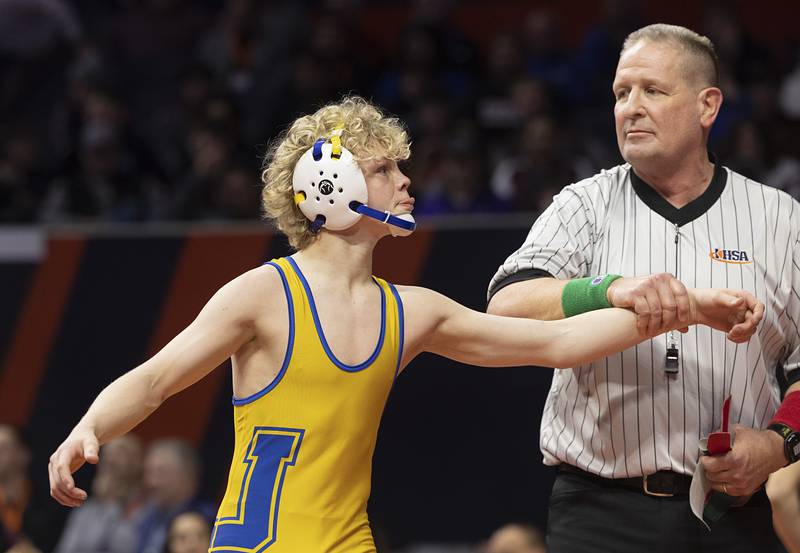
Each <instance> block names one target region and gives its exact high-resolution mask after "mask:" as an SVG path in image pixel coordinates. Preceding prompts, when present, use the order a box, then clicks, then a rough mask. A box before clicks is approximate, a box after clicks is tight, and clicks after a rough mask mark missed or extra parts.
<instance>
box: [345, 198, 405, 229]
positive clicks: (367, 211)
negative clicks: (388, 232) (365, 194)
mask: <svg viewBox="0 0 800 553" xmlns="http://www.w3.org/2000/svg"><path fill="white" fill-rule="evenodd" d="M350 209H352V210H353V211H355V212H356V213H360V214H361V215H366V216H367V217H371V218H373V219H377V220H378V221H381V222H382V223H386V224H389V225H394V226H396V227H400V228H402V229H405V230H409V231H413V230H414V229H415V228H416V226H417V225H416V223H412V222H410V221H406V220H405V219H401V218H400V217H395V216H394V215H392V214H391V213H388V212H386V211H378V210H377V209H373V208H371V207H369V206H368V205H364V204H362V203H358V202H350Z"/></svg>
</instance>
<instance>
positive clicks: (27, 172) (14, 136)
mask: <svg viewBox="0 0 800 553" xmlns="http://www.w3.org/2000/svg"><path fill="white" fill-rule="evenodd" d="M5 138H6V140H5V145H4V147H3V148H2V152H1V153H0V222H7V223H32V222H33V221H34V220H35V217H36V209H37V206H38V204H39V201H40V200H41V196H42V194H43V193H44V188H45V186H46V182H47V177H46V173H45V172H43V171H42V170H41V168H40V167H41V165H40V161H41V159H40V158H41V156H40V150H39V144H38V142H37V140H36V137H35V136H34V133H33V131H32V130H31V129H30V128H24V127H23V128H19V129H12V130H11V134H10V136H7V137H5Z"/></svg>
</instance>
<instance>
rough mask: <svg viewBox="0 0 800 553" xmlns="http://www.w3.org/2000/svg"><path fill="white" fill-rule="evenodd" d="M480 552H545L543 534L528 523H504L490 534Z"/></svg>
mask: <svg viewBox="0 0 800 553" xmlns="http://www.w3.org/2000/svg"><path fill="white" fill-rule="evenodd" d="M482 553H545V544H544V536H543V535H542V532H541V531H540V530H539V529H538V528H536V527H535V526H532V525H530V524H506V525H505V526H502V527H501V528H499V529H498V530H496V531H495V532H494V534H492V537H491V538H489V542H488V543H487V544H486V548H485V549H484V550H483V551H482Z"/></svg>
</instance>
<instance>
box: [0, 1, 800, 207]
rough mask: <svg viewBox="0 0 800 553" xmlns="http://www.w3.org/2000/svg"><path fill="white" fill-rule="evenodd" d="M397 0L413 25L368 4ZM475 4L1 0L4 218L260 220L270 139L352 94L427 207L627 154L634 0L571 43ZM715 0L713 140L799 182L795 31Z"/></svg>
mask: <svg viewBox="0 0 800 553" xmlns="http://www.w3.org/2000/svg"><path fill="white" fill-rule="evenodd" d="M392 4H398V5H402V6H403V7H404V8H403V11H402V13H403V14H404V17H403V21H400V22H388V21H381V20H380V19H377V20H376V19H375V18H374V17H372V18H370V17H366V15H368V14H369V13H370V10H372V12H374V13H378V14H381V13H396V11H395V12H391V11H390V10H389V11H387V7H388V8H391V6H392ZM464 4H469V2H466V3H465V2H461V3H459V2H456V1H455V0H414V1H412V2H403V3H397V2H390V1H388V0H386V1H383V2H378V3H368V2H366V1H365V0H318V1H314V2H311V1H309V2H293V1H291V0H273V1H270V2H264V1H258V0H193V1H189V0H81V1H80V2H73V3H69V2H67V0H0V73H1V74H2V80H0V128H2V132H1V133H0V223H31V222H41V223H58V222H84V221H96V222H107V221H113V222H131V221H175V220H209V219H212V220H242V219H256V218H258V217H259V215H260V213H259V184H260V182H259V173H260V171H259V167H260V158H261V156H262V155H263V152H264V149H265V146H266V144H268V143H269V141H270V140H271V139H272V138H274V137H275V136H276V135H277V134H278V133H279V132H280V131H281V130H282V129H283V128H285V127H286V125H287V124H288V123H289V122H291V121H292V119H293V118H295V117H296V116H297V115H298V114H301V113H304V112H308V111H310V110H313V109H316V108H317V107H319V106H320V105H322V104H324V103H326V102H329V101H334V100H337V99H339V98H340V97H341V96H342V95H343V94H346V93H357V94H360V95H363V96H365V97H367V98H371V99H373V100H374V101H376V102H377V103H378V104H380V105H382V106H383V107H385V108H386V109H387V110H389V111H390V112H392V113H394V114H396V115H398V116H400V117H401V118H402V119H403V120H404V121H405V122H406V123H407V125H408V128H409V131H410V134H411V137H412V139H413V152H414V154H413V156H412V161H411V162H410V163H409V165H408V166H407V167H406V170H407V171H408V172H409V174H410V176H411V178H412V183H413V192H414V194H415V195H416V196H417V198H418V201H417V213H419V214H438V213H475V212H490V213H491V212H494V213H497V212H507V211H529V210H533V211H537V210H540V209H542V207H543V206H546V205H547V204H548V203H549V202H550V198H551V197H552V195H553V194H554V193H555V192H557V191H558V190H560V189H561V188H562V187H563V186H565V185H566V184H569V183H570V182H574V181H575V180H578V179H580V178H583V177H587V176H590V175H592V174H594V173H595V172H596V171H597V170H599V169H600V168H603V167H611V166H613V165H616V164H617V163H619V162H620V158H619V154H618V152H617V149H616V145H615V140H614V131H613V118H612V108H613V101H612V100H613V99H612V94H611V88H610V84H611V81H612V79H613V74H614V68H615V65H616V60H617V57H618V53H619V49H620V46H621V43H622V40H623V39H624V37H625V36H626V35H627V33H628V32H630V31H631V30H633V29H636V28H638V27H640V26H641V25H643V24H646V23H650V21H646V20H644V18H643V15H642V12H643V9H642V1H637V0H605V1H604V2H602V8H601V15H600V17H599V18H598V19H597V20H596V21H595V22H594V23H593V25H592V26H591V27H590V28H588V30H587V32H586V33H585V34H584V36H583V38H582V40H580V41H577V44H568V43H567V41H566V38H565V32H564V30H563V29H564V21H563V20H562V19H561V16H560V15H559V13H558V12H556V11H553V10H550V9H548V8H547V7H546V6H547V4H536V5H534V7H532V8H531V10H530V11H529V13H527V15H526V16H525V17H522V18H519V19H518V20H517V21H516V23H515V24H513V25H511V26H509V27H508V28H501V29H499V30H496V31H495V30H493V31H492V32H487V33H474V32H473V33H467V32H466V31H468V30H469V29H463V28H461V27H460V26H459V23H458V18H457V14H458V10H459V8H460V7H463V5H464ZM512 4H513V3H508V2H503V1H499V2H496V3H494V4H493V10H500V11H502V10H503V9H509V6H510V5H512ZM376 6H377V7H376ZM542 6H545V7H542ZM381 9H383V10H384V11H383V12H381V11H380V10H381ZM703 9H704V16H703V24H702V27H701V28H698V29H696V30H698V31H699V32H701V33H704V34H706V35H708V36H709V37H710V38H711V39H712V40H713V41H714V42H715V44H716V46H717V51H718V54H719V57H720V60H721V70H722V73H721V75H722V88H723V91H724V93H725V104H724V108H723V111H722V113H721V115H720V118H719V120H718V122H717V124H716V126H715V129H714V134H713V137H712V145H713V146H712V147H713V148H714V151H715V152H716V153H717V154H718V156H719V158H720V159H721V160H722V161H723V162H724V163H725V164H726V165H728V166H730V167H731V168H733V169H736V170H738V171H740V172H742V173H744V174H745V175H747V176H749V177H751V178H753V179H755V180H757V181H761V182H764V183H766V184H769V185H772V186H776V187H780V188H782V189H786V190H788V191H790V193H793V194H794V195H795V196H798V194H800V146H799V145H798V141H797V140H793V137H794V136H796V134H795V133H796V132H797V131H798V129H799V127H800V45H798V44H785V45H784V46H783V47H780V48H776V47H774V45H773V46H772V47H767V46H765V45H764V44H762V43H761V42H760V41H759V39H757V38H754V37H752V36H750V35H748V33H747V32H746V31H745V28H744V26H743V24H742V22H741V21H740V20H739V16H738V15H737V12H736V9H735V4H734V3H729V2H708V3H707V5H705V7H704V8H703ZM376 10H377V11H376ZM390 23H393V25H392V24H390ZM375 25H386V27H387V28H390V27H393V26H396V27H398V32H399V34H398V36H397V37H396V39H393V40H390V41H380V40H375V36H376V33H375V32H374V31H375V30H374V29H373V28H369V26H373V27H374V26H375ZM475 36H480V37H481V38H480V40H476V39H474V38H470V37H475Z"/></svg>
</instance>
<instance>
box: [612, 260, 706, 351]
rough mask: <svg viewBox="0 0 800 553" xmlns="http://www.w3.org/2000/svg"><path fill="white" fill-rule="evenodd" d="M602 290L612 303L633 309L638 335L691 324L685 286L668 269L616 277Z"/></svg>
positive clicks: (657, 332) (654, 334)
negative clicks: (664, 271)
mask: <svg viewBox="0 0 800 553" xmlns="http://www.w3.org/2000/svg"><path fill="white" fill-rule="evenodd" d="M606 294H607V297H608V301H609V303H610V304H611V305H613V306H614V307H622V308H626V309H631V310H633V311H634V312H635V313H636V327H637V330H638V331H639V334H640V335H641V336H656V335H658V334H661V333H663V332H666V331H668V330H673V329H676V328H677V329H681V330H685V327H687V326H688V325H690V324H693V321H691V320H690V316H691V313H690V304H689V303H690V302H689V293H688V291H687V289H686V286H684V285H683V283H682V282H681V281H680V280H678V279H676V278H675V277H673V276H672V275H670V274H669V273H657V274H653V275H645V276H639V277H623V278H619V279H617V280H615V281H614V282H612V283H611V286H609V287H608V290H607V292H606Z"/></svg>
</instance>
